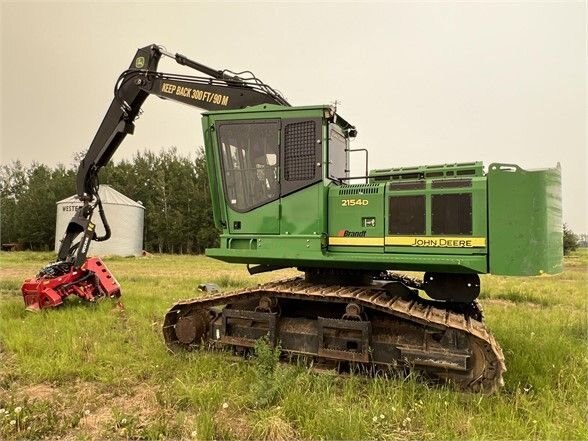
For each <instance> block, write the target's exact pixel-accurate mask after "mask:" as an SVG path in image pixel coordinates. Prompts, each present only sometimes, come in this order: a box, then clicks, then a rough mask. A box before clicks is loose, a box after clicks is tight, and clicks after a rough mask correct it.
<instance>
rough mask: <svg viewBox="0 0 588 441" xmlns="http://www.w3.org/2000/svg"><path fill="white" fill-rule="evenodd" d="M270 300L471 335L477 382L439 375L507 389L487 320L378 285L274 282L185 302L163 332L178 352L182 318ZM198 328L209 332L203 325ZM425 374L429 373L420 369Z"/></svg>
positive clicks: (479, 387) (471, 386)
mask: <svg viewBox="0 0 588 441" xmlns="http://www.w3.org/2000/svg"><path fill="white" fill-rule="evenodd" d="M264 296H267V297H276V298H286V299H297V300H302V301H322V302H337V303H349V302H354V303H356V304H358V305H361V306H362V307H364V308H368V309H373V310H377V311H380V312H383V313H385V314H386V315H388V316H393V317H396V318H400V319H403V320H405V321H407V322H410V323H412V324H415V325H418V326H420V327H422V328H426V329H431V328H433V329H437V330H440V331H446V330H455V331H458V332H462V333H465V334H466V335H467V336H468V337H469V338H470V339H471V341H472V344H473V346H474V347H475V348H476V350H472V353H471V357H472V359H473V360H472V363H471V364H473V365H480V363H481V365H482V366H483V369H482V370H481V371H480V372H479V374H477V375H476V377H475V378H468V379H467V380H466V381H465V383H464V380H463V377H462V376H460V375H457V374H454V373H452V372H451V371H447V372H445V373H442V374H439V372H438V371H436V372H435V376H436V377H438V378H442V379H445V380H449V381H450V382H454V383H456V384H458V386H459V387H460V388H462V389H468V390H471V391H484V392H493V391H495V390H496V389H498V388H499V387H501V386H502V385H503V379H502V374H503V373H504V372H505V371H506V366H505V363H504V355H503V353H502V349H501V348H500V346H499V345H498V343H497V342H496V340H495V339H494V336H493V335H492V334H491V333H490V332H489V331H488V330H487V329H486V326H485V325H484V323H482V322H481V321H479V320H476V318H475V317H481V315H479V314H472V313H471V310H470V312H468V309H467V308H465V312H464V311H459V310H450V309H446V308H442V307H440V306H439V302H429V301H426V300H423V299H420V298H418V297H415V296H413V297H409V298H407V297H406V296H401V295H392V294H390V293H389V292H387V291H386V290H385V289H383V288H380V287H374V286H360V287H354V286H336V285H317V284H314V283H308V282H305V281H304V279H303V278H300V277H298V278H293V279H286V280H281V281H276V282H270V283H267V284H264V285H260V286H258V287H254V288H247V289H244V290H238V291H233V292H229V293H221V294H214V295H209V296H205V297H201V298H197V299H191V300H184V301H180V302H177V303H176V304H174V305H173V306H172V307H171V308H170V309H169V310H168V312H167V313H166V315H165V320H164V326H163V333H164V338H165V341H166V344H167V345H168V346H169V347H170V348H172V349H175V348H177V347H182V346H185V345H183V344H182V343H180V342H179V341H178V339H177V337H176V333H175V325H176V323H177V322H178V319H179V318H180V317H182V316H186V315H189V314H191V313H195V312H197V311H202V310H209V309H210V308H213V307H218V306H221V305H227V304H232V303H235V302H240V301H243V300H254V299H259V298H261V297H264ZM474 309H475V308H474ZM198 326H200V327H201V328H204V324H203V323H200V324H198ZM420 370H421V371H422V370H423V369H422V368H420ZM425 371H426V369H425Z"/></svg>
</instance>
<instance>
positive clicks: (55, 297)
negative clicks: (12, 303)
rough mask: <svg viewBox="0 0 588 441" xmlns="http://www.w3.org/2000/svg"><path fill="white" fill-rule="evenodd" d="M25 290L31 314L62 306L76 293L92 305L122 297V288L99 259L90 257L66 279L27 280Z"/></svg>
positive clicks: (67, 274) (26, 301)
mask: <svg viewBox="0 0 588 441" xmlns="http://www.w3.org/2000/svg"><path fill="white" fill-rule="evenodd" d="M21 291H22V295H23V298H24V302H25V305H26V308H27V310H29V311H38V310H40V309H44V308H53V307H56V306H59V305H61V304H62V303H63V299H64V298H66V297H67V296H69V295H72V294H73V295H76V296H78V297H81V298H83V299H85V300H88V301H90V302H93V301H95V300H96V299H97V298H98V297H102V296H107V297H120V285H119V284H118V282H117V281H116V279H115V278H114V276H113V275H112V273H111V272H110V271H109V270H108V268H107V267H106V265H105V264H104V262H103V261H102V259H100V258H98V257H90V258H89V259H87V260H86V262H84V264H83V265H82V267H81V268H72V269H71V270H70V271H69V272H68V273H66V274H64V275H62V276H58V277H48V276H41V277H37V278H35V279H28V280H25V281H24V283H23V284H22V287H21Z"/></svg>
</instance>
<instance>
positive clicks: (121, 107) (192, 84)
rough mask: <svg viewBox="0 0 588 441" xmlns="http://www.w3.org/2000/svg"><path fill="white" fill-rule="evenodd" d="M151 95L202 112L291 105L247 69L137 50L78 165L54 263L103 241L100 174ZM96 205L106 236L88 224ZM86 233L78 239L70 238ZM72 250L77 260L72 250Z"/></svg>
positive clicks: (81, 256)
mask: <svg viewBox="0 0 588 441" xmlns="http://www.w3.org/2000/svg"><path fill="white" fill-rule="evenodd" d="M162 56H167V57H170V58H173V59H174V60H175V61H176V62H177V63H178V64H180V65H184V66H188V67H190V68H192V69H195V70H197V71H199V72H201V73H204V74H205V75H208V76H207V77H198V76H189V75H175V74H167V73H162V72H158V71H157V66H158V63H159V60H160V59H161V57H162ZM149 95H157V96H159V97H160V98H164V99H171V100H174V101H179V102H181V103H184V104H188V105H191V106H194V107H198V108H201V109H204V110H221V109H241V108H244V107H247V106H254V105H258V104H278V105H282V106H290V104H288V102H287V101H286V100H285V99H284V98H283V97H282V95H281V94H280V93H279V92H277V91H276V90H274V89H272V88H271V87H270V86H268V85H267V84H264V83H263V82H261V81H260V80H259V79H257V78H256V77H255V76H254V75H253V74H252V73H251V72H248V71H246V72H241V73H239V74H235V73H233V72H229V71H227V70H215V69H212V68H210V67H207V66H205V65H203V64H200V63H198V62H196V61H193V60H190V59H189V58H187V57H185V56H183V55H181V54H175V55H174V54H170V53H168V52H166V51H165V50H163V49H162V48H161V47H160V46H157V45H154V44H153V45H150V46H146V47H144V48H141V49H139V50H138V51H137V53H136V54H135V57H134V58H133V62H132V63H131V66H130V67H129V69H127V70H125V71H124V72H123V73H122V74H121V75H120V77H119V78H118V81H117V82H116V85H115V89H114V99H113V100H112V103H111V104H110V107H109V108H108V111H107V112H106V115H105V117H104V119H103V121H102V123H101V124H100V127H99V128H98V131H97V132H96V135H95V136H94V139H93V141H92V143H91V144H90V147H89V149H88V152H87V153H86V156H85V157H84V159H83V160H82V162H81V163H80V166H79V169H78V174H77V179H76V189H77V194H78V197H79V198H80V199H81V200H82V201H83V202H84V206H83V207H82V208H81V209H80V210H78V212H76V214H75V215H74V217H73V218H72V220H71V221H70V223H69V225H68V227H67V230H66V233H65V236H64V238H63V240H62V243H61V247H60V249H59V252H58V256H57V259H58V261H64V260H70V261H71V260H73V259H75V260H74V262H73V263H74V265H76V266H81V265H82V264H83V263H84V261H85V260H86V253H87V249H88V246H89V244H90V241H91V240H98V241H100V240H106V239H108V238H109V237H110V228H109V226H108V222H107V221H106V218H105V216H104V211H103V210H102V204H101V202H100V199H99V197H98V173H99V171H100V169H101V168H102V167H104V166H105V165H106V164H107V163H108V161H109V160H110V158H112V155H113V154H114V153H115V152H116V150H117V149H118V147H119V146H120V144H121V143H122V141H123V140H124V139H125V137H126V136H127V135H128V134H133V132H134V128H135V125H134V120H135V119H136V118H137V116H138V115H139V113H140V111H141V106H142V105H143V103H144V102H145V100H146V99H147V97H148V96H149ZM96 207H98V208H99V212H100V216H101V218H102V221H103V223H104V227H105V230H106V234H105V235H104V236H101V237H97V236H96V234H95V232H94V224H92V222H91V220H90V219H91V216H92V212H93V210H94V209H95V208H96ZM82 232H83V233H84V236H83V237H82V239H81V241H80V243H79V244H77V245H73V241H74V239H75V238H76V237H77V236H78V235H79V234H80V233H82ZM76 250H77V252H76V255H75V258H74V256H73V253H74V252H75V251H76Z"/></svg>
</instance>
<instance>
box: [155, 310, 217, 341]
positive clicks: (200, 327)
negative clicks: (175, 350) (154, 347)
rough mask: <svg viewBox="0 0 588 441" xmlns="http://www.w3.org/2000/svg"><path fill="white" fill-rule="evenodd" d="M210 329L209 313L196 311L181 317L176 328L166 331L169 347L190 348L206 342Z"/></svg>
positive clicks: (169, 328)
mask: <svg viewBox="0 0 588 441" xmlns="http://www.w3.org/2000/svg"><path fill="white" fill-rule="evenodd" d="M209 329H210V315H209V313H208V311H205V310H203V309H196V310H193V311H189V312H187V313H185V314H182V315H180V316H179V317H178V318H177V322H176V323H175V325H174V326H170V327H168V328H167V329H165V330H164V334H165V339H166V343H167V345H168V346H170V347H171V346H182V347H184V348H190V347H191V346H197V345H199V344H200V343H202V342H203V341H205V340H206V338H207V336H208V331H209Z"/></svg>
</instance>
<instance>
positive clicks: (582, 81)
mask: <svg viewBox="0 0 588 441" xmlns="http://www.w3.org/2000/svg"><path fill="white" fill-rule="evenodd" d="M586 14H587V10H586V3H585V2H583V1H579V2H573V1H570V2H566V1H558V2H504V1H500V2H467V1H459V2H457V1H456V2H445V1H438V2H435V1H430V2H402V3H396V2H387V3H366V2H362V3H342V2H337V3H316V2H312V3H278V2H274V3H223V2H218V1H217V2H214V3H213V2H210V3H206V2H200V3H196V2H191V3H171V2H165V3H155V2H127V3H120V2H116V3H111V2H102V3H89V2H77V3H65V2H63V3H56V2H42V3H26V2H22V1H20V2H6V1H3V2H2V6H1V28H2V30H1V38H2V42H1V43H2V46H1V51H2V53H1V61H2V69H1V85H2V89H1V99H2V109H1V111H2V114H1V122H2V125H1V127H0V129H1V133H2V135H1V142H2V144H1V152H2V157H1V160H2V163H4V164H6V163H10V161H13V160H17V159H19V160H21V161H23V162H24V163H25V164H30V163H31V161H37V162H41V163H46V164H49V165H56V164H57V163H63V164H66V165H70V164H72V163H73V155H74V153H76V152H79V151H82V150H85V149H87V148H88V146H89V144H90V142H91V140H92V138H93V136H94V134H95V132H96V129H97V127H98V125H99V124H100V122H101V120H102V118H103V116H104V113H105V111H106V109H107V107H108V105H109V103H110V101H111V100H112V94H113V92H112V91H113V86H114V82H115V80H116V78H117V77H118V75H119V74H120V73H121V72H122V71H123V70H124V69H125V68H126V67H127V66H128V65H129V64H130V62H131V59H132V57H133V55H134V53H135V50H136V49H137V48H138V47H142V46H146V45H148V44H151V43H157V44H161V45H164V46H166V47H167V49H168V50H169V51H171V52H180V53H182V54H184V55H186V56H188V57H190V58H192V59H194V60H197V61H199V62H201V63H203V64H206V65H209V66H211V67H214V68H218V69H221V68H229V69H232V70H234V71H240V70H245V69H250V70H252V71H253V72H255V73H256V75H257V76H258V77H260V78H261V79H263V80H264V81H266V82H267V83H269V84H270V85H272V86H273V87H274V88H277V89H279V90H280V91H281V92H282V93H283V94H284V95H285V96H286V97H287V98H288V100H289V101H290V102H291V103H292V104H293V105H310V104H329V103H332V102H334V101H337V102H338V110H339V112H340V113H341V114H342V115H343V116H344V117H345V118H346V119H348V120H349V121H351V122H352V123H353V124H355V125H356V126H357V127H358V129H359V135H358V137H357V138H356V140H355V141H354V147H356V148H359V147H367V148H368V149H369V150H370V167H371V168H382V167H394V166H411V165H425V164H438V163H452V162H463V161H475V160H481V161H484V163H485V164H486V165H488V164H489V163H492V162H504V163H516V164H519V165H520V166H522V167H523V168H542V167H553V166H555V164H556V163H557V162H560V163H561V166H562V170H563V194H564V221H566V222H567V223H569V224H570V226H571V227H572V229H574V230H575V231H576V232H588V226H587V199H588V191H587V187H588V181H587V177H586V176H587V174H586V170H587V166H588V164H587V153H586V151H587V145H586V140H587V122H586V121H587V114H586V100H587V90H586V77H587V64H586V35H587V34H586ZM160 69H161V70H162V71H166V72H174V73H189V72H190V71H189V70H186V69H185V68H182V67H181V66H177V65H175V63H174V62H173V61H171V60H167V59H166V60H164V61H162V62H161V63H160ZM143 110H144V113H143V115H142V116H141V118H140V119H139V121H137V123H136V130H135V135H133V136H129V137H127V139H126V140H125V142H124V144H123V145H122V146H121V148H120V149H119V151H118V152H117V153H116V154H115V156H114V159H115V160H116V159H121V158H125V157H126V158H130V157H131V156H132V155H133V154H134V153H135V152H136V151H137V150H144V149H153V150H159V149H161V148H162V147H169V146H176V147H177V148H178V149H179V151H180V152H182V153H189V152H194V151H195V149H196V148H197V147H199V146H201V145H202V143H203V141H202V134H201V128H200V116H199V111H198V109H194V108H190V107H188V106H181V105H177V103H173V102H163V101H161V100H159V99H157V98H151V99H150V100H148V101H147V102H146V103H145V105H144V107H143ZM361 169H362V163H361V158H360V157H359V156H358V157H357V158H356V166H355V167H354V171H356V172H357V173H360V170H361Z"/></svg>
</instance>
